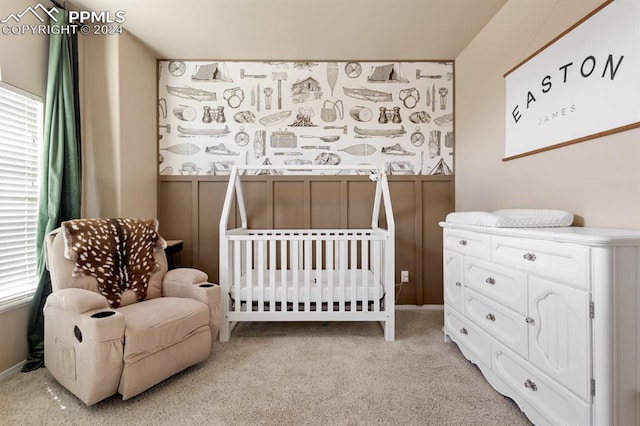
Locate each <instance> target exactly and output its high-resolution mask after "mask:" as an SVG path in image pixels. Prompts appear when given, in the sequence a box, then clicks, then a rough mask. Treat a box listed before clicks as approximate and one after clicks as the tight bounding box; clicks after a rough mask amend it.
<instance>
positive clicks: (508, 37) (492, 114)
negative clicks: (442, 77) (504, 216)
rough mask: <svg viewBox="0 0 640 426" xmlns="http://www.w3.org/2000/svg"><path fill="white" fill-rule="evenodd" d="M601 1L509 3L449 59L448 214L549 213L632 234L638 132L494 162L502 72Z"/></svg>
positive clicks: (637, 199) (500, 134)
mask: <svg viewBox="0 0 640 426" xmlns="http://www.w3.org/2000/svg"><path fill="white" fill-rule="evenodd" d="M601 3H602V0H564V1H562V2H558V1H557V0H510V1H509V2H508V3H507V4H506V5H505V6H504V7H503V8H502V9H501V10H500V12H499V13H498V14H497V15H496V16H495V17H494V19H493V20H492V21H491V22H490V23H489V24H488V25H487V26H486V27H485V28H484V29H483V30H482V32H481V33H480V34H479V35H478V36H477V37H476V38H475V39H474V40H473V42H471V43H470V44H469V45H468V46H467V48H466V49H465V50H464V51H463V52H462V53H461V54H460V55H459V56H458V57H457V58H456V103H455V105H456V152H455V155H456V157H455V159H456V210H458V211H465V210H484V211H492V210H495V209H499V208H520V207H522V208H557V209H563V210H568V211H570V212H572V213H574V214H575V215H577V216H579V217H578V224H583V225H584V226H598V227H613V228H632V229H640V189H639V187H640V166H639V165H640V129H635V130H630V131H627V132H624V133H619V134H616V135H611V136H607V137H603V138H600V139H595V140H590V141H587V142H582V143H579V144H575V145H571V146H567V147H563V148H559V149H554V150H551V151H547V152H544V153H540V154H536V155H532V156H528V157H523V158H520V159H515V160H512V161H508V162H502V161H501V160H502V158H503V156H504V139H505V136H504V134H505V131H504V127H505V122H504V110H505V101H504V99H505V84H504V80H503V77H502V76H503V74H504V73H505V72H507V71H508V70H510V69H511V68H512V67H514V66H515V65H517V64H518V63H520V62H521V61H522V60H524V59H526V58H527V57H528V56H529V55H530V54H531V53H533V52H534V51H536V50H537V49H539V48H540V47H542V46H543V45H544V44H546V43H547V42H549V41H550V40H552V39H553V38H554V37H556V36H557V35H558V34H560V33H561V32H563V31H564V30H566V29H567V28H568V27H570V26H571V25H573V24H574V23H576V22H577V21H578V20H580V19H581V18H582V17H583V16H585V15H586V14H588V13H589V12H590V11H592V10H593V9H595V8H596V7H597V6H599V5H600V4H601Z"/></svg>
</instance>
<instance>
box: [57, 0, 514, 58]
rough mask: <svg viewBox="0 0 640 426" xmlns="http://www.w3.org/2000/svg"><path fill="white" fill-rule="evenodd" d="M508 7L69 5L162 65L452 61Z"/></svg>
mask: <svg viewBox="0 0 640 426" xmlns="http://www.w3.org/2000/svg"><path fill="white" fill-rule="evenodd" d="M506 2H507V0H181V1H180V0H69V1H67V2H66V6H67V8H69V9H75V10H92V11H112V12H115V11H117V10H122V11H124V12H125V13H126V22H125V23H124V27H125V29H126V30H128V31H129V32H130V33H132V34H133V35H134V36H136V37H137V38H138V39H140V40H141V41H142V42H143V43H145V44H146V45H148V46H149V47H150V48H151V49H152V50H153V51H154V52H155V54H156V55H157V57H158V58H165V59H209V58H220V59H229V60H234V59H235V60H241V59H244V60H251V59H283V60H284V59H296V60H300V59H315V60H329V59H331V60H340V59H370V60H375V59H405V60H410V59H426V60H435V59H455V58H456V57H457V56H458V54H459V53H460V52H461V51H462V50H463V49H464V48H465V46H467V45H468V44H469V42H470V41H471V40H473V38H474V37H475V36H476V34H478V32H479V31H480V30H481V29H482V28H483V27H484V26H485V25H486V24H487V23H488V22H489V21H490V20H491V18H492V17H493V16H494V15H495V14H496V13H497V12H498V11H499V10H500V8H501V7H502V6H503V5H504V4H505V3H506Z"/></svg>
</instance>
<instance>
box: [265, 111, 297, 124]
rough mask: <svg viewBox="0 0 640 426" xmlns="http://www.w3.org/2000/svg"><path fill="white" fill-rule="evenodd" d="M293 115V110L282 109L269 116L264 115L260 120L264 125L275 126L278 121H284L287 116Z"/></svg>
mask: <svg viewBox="0 0 640 426" xmlns="http://www.w3.org/2000/svg"><path fill="white" fill-rule="evenodd" d="M289 117H291V110H288V111H280V112H276V113H273V114H269V115H267V116H264V117H262V118H261V119H259V120H258V121H259V122H260V124H262V125H263V126H273V125H275V124H278V123H282V122H283V121H284V120H286V119H287V118H289Z"/></svg>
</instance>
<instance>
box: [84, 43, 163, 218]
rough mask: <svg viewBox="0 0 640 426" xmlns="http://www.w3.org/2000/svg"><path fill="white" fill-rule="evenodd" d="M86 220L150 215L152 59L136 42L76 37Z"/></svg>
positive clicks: (153, 205)
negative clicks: (79, 62)
mask: <svg viewBox="0 0 640 426" xmlns="http://www.w3.org/2000/svg"><path fill="white" fill-rule="evenodd" d="M81 41H82V43H81V46H80V56H81V58H80V61H81V64H82V66H81V87H82V89H81V90H82V95H81V105H82V114H83V117H82V126H83V129H82V134H83V136H82V138H83V150H84V151H83V162H84V164H83V169H84V170H83V172H84V196H83V202H84V205H83V215H84V216H86V217H125V216H128V217H132V216H140V217H156V211H157V197H156V193H157V188H156V186H157V181H156V176H157V164H158V161H157V158H158V151H157V144H156V137H157V135H156V130H155V123H156V111H157V109H156V59H155V57H154V56H153V55H152V54H151V52H150V51H149V50H148V49H147V48H146V47H145V46H143V45H142V44H141V43H140V42H139V41H138V40H137V39H136V38H134V37H133V36H131V35H130V34H129V33H127V32H125V33H123V34H122V35H117V36H116V35H112V36H88V37H83V38H82V39H81Z"/></svg>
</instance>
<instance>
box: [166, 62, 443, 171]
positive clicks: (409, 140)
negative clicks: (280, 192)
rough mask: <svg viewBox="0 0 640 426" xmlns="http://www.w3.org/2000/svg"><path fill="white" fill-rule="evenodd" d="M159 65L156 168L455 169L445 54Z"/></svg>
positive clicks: (182, 169) (211, 169) (216, 169)
mask: <svg viewBox="0 0 640 426" xmlns="http://www.w3.org/2000/svg"><path fill="white" fill-rule="evenodd" d="M158 67H159V70H158V123H159V129H158V138H159V171H160V174H162V175H178V176H180V175H184V176H187V175H188V176H193V175H228V174H229V171H230V168H231V166H232V165H233V164H250V165H257V166H259V165H269V164H275V165H289V166H291V168H290V169H287V171H286V174H297V173H304V174H308V172H306V171H296V166H298V165H312V164H322V165H336V164H343V165H345V164H346V165H357V164H375V165H379V166H382V167H384V168H385V169H386V170H387V172H388V173H389V174H392V175H436V174H453V146H454V134H453V120H454V117H453V110H454V108H453V77H454V75H453V63H452V62H433V61H424V62H368V61H358V62H356V61H345V62H244V61H243V62H236V61H233V62H224V61H216V60H210V61H179V60H163V61H158ZM255 173H256V174H262V173H266V171H264V172H263V171H260V170H257V171H256V172H255ZM271 173H274V172H273V171H271ZM342 173H348V172H344V171H343V172H342Z"/></svg>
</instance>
